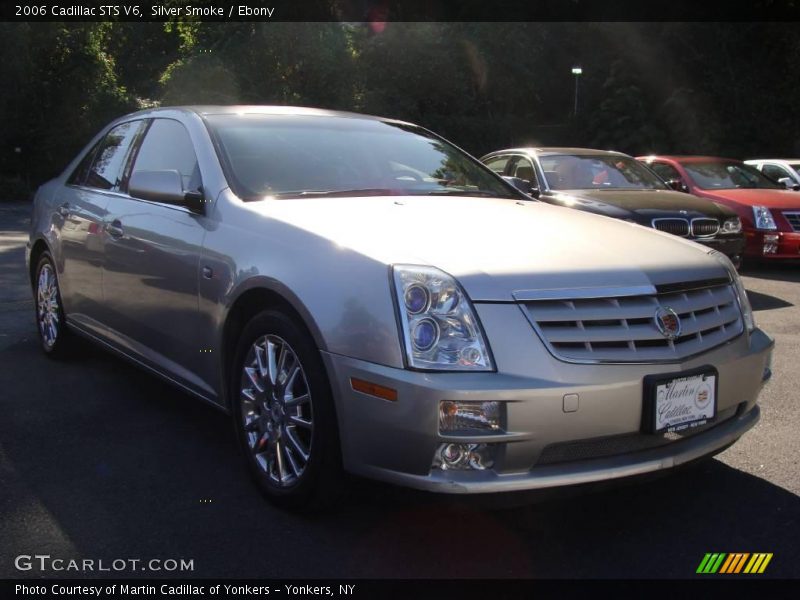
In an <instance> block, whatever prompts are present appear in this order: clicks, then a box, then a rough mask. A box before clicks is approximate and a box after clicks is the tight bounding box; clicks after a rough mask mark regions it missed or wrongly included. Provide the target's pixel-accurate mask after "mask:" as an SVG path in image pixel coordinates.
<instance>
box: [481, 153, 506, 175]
mask: <svg viewBox="0 0 800 600" xmlns="http://www.w3.org/2000/svg"><path fill="white" fill-rule="evenodd" d="M510 158H511V157H510V156H498V157H495V158H491V159H489V160H488V161H486V163H485V164H486V166H487V167H489V168H490V169H491V170H492V171H494V172H495V173H497V174H498V175H504V174H505V172H506V165H508V161H509V159H510Z"/></svg>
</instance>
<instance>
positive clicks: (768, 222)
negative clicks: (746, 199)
mask: <svg viewBox="0 0 800 600" xmlns="http://www.w3.org/2000/svg"><path fill="white" fill-rule="evenodd" d="M753 223H755V226H756V229H767V230H771V231H772V230H775V229H777V228H778V226H777V225H775V219H773V218H772V213H771V212H769V209H768V208H767V207H766V206H754V207H753Z"/></svg>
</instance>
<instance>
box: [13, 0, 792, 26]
mask: <svg viewBox="0 0 800 600" xmlns="http://www.w3.org/2000/svg"><path fill="white" fill-rule="evenodd" d="M0 20H3V21H11V22H13V21H19V22H23V21H112V20H113V21H130V22H137V21H141V22H145V21H170V20H172V21H186V20H196V21H212V22H225V21H395V22H398V21H720V22H722V21H729V22H736V21H738V22H744V21H747V22H750V21H773V22H778V21H793V22H794V21H800V0H703V1H702V2H697V1H696V0H671V1H664V2H662V1H642V0H497V1H491V2H489V1H486V0H465V1H461V2H452V1H451V2H447V1H445V0H405V1H403V2H400V1H398V0H304V1H302V2H298V1H296V0H160V1H152V0H142V1H138V2H137V1H134V2H117V1H115V0H105V1H102V0H101V1H90V0H89V1H79V0H48V1H40V2H31V1H30V0H25V1H18V2H10V3H3V4H2V5H0Z"/></svg>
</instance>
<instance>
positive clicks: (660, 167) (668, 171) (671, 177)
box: [647, 162, 681, 181]
mask: <svg viewBox="0 0 800 600" xmlns="http://www.w3.org/2000/svg"><path fill="white" fill-rule="evenodd" d="M647 166H648V167H650V168H651V169H652V170H653V171H655V172H656V175H658V176H659V177H661V179H663V180H664V181H680V180H681V174H680V173H678V169H676V168H675V167H673V166H672V165H667V164H664V163H656V162H654V163H650V164H649V165H647Z"/></svg>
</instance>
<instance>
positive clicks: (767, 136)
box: [0, 22, 800, 196]
mask: <svg viewBox="0 0 800 600" xmlns="http://www.w3.org/2000/svg"><path fill="white" fill-rule="evenodd" d="M0 56H2V57H3V60H2V61H1V62H0V80H2V81H3V83H4V86H3V91H2V93H1V94H0V189H2V190H3V192H2V193H3V195H5V196H9V195H15V196H19V195H23V194H25V193H26V192H27V190H29V189H30V188H32V187H34V186H35V185H36V184H38V183H39V182H41V181H43V180H45V179H47V178H48V177H51V176H53V175H55V174H57V173H58V172H60V170H61V169H63V167H64V166H65V164H66V163H67V162H68V161H69V159H71V158H72V157H73V156H74V154H75V153H76V152H77V151H78V150H79V149H80V148H81V147H82V146H83V145H84V144H85V143H86V142H87V141H88V140H89V138H90V137H91V136H92V135H93V134H94V133H95V132H96V131H97V130H98V129H99V128H101V127H102V126H103V125H105V124H106V123H107V122H108V121H109V120H111V119H112V118H113V117H116V116H119V115H121V114H124V113H126V112H129V111H132V110H136V109H137V108H142V107H147V106H152V105H158V104H161V105H170V104H199V103H254V104H256V103H258V104H291V105H305V106H319V107H325V108H332V109H341V110H352V111H358V112H366V113H372V114H380V115H384V116H390V117H396V118H401V119H407V120H410V121H414V122H417V123H420V124H422V125H424V126H426V127H428V128H430V129H433V130H435V131H437V132H439V133H442V134H443V135H445V136H446V137H448V138H450V139H451V140H453V141H454V142H455V143H457V144H459V145H460V146H462V147H463V148H465V149H466V150H468V151H470V152H472V153H474V154H478V155H479V154H481V153H484V152H488V151H490V150H493V149H496V148H498V147H507V146H511V145H520V144H548V145H579V146H594V147H600V148H614V149H618V150H622V151H624V152H628V153H632V154H639V153H649V152H674V153H704V154H705V153H709V154H721V155H727V156H734V157H750V156H755V155H770V156H776V155H798V154H800V128H798V124H799V123H800V119H799V118H798V117H799V116H800V92H798V86H797V84H796V81H795V78H794V75H795V74H796V72H797V65H798V64H799V60H798V59H800V36H799V35H798V34H797V28H796V24H792V23H789V24H783V23H572V24H570V23H436V22H432V23H386V24H382V23H373V24H343V23H333V22H329V23H227V24H217V23H197V22H194V23H192V22H182V23H166V24H164V23H142V24H139V23H75V24H60V23H40V24H12V23H3V24H0ZM574 65H580V66H581V67H582V68H583V74H582V75H581V76H580V81H579V100H578V101H579V104H578V113H577V116H575V115H573V103H574V93H575V78H574V76H573V75H572V73H571V68H572V67H573V66H574Z"/></svg>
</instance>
